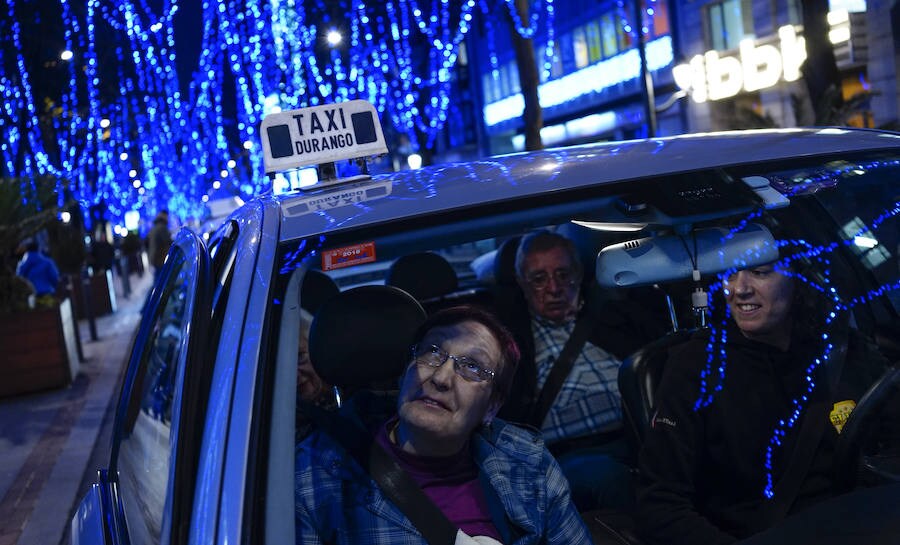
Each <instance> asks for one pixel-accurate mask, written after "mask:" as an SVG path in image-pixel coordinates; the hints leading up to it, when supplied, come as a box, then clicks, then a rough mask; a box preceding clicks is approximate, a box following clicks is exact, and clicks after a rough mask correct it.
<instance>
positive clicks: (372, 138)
mask: <svg viewBox="0 0 900 545" xmlns="http://www.w3.org/2000/svg"><path fill="white" fill-rule="evenodd" d="M260 134H261V136H262V145H263V161H264V164H265V169H266V174H274V173H275V172H279V171H284V170H292V169H296V168H301V167H305V166H310V165H319V164H323V163H334V162H336V161H341V160H347V159H357V158H360V157H370V156H373V155H382V154H385V153H387V152H388V149H387V144H386V143H385V141H384V133H383V132H382V130H381V123H380V122H379V120H378V112H377V111H376V110H375V107H374V106H373V105H372V104H371V103H369V102H366V101H365V100H350V101H347V102H340V103H337V104H326V105H323V106H312V107H310V108H301V109H299V110H289V111H286V112H279V113H274V114H269V115H267V116H266V117H265V118H264V119H263V120H262V124H261V125H260Z"/></svg>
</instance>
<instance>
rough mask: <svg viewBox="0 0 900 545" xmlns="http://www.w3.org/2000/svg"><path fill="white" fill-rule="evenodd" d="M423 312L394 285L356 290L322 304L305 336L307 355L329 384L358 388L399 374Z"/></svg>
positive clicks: (361, 287) (421, 320)
mask: <svg viewBox="0 0 900 545" xmlns="http://www.w3.org/2000/svg"><path fill="white" fill-rule="evenodd" d="M424 322H425V311H424V310H423V309H422V306H421V305H420V304H419V303H418V302H417V301H416V300H415V299H413V298H412V297H411V296H410V295H409V294H408V293H406V292H404V291H403V290H401V289H398V288H395V287H392V286H360V287H358V288H353V289H350V290H347V291H345V292H341V293H339V294H338V295H336V296H334V297H332V298H331V299H329V300H327V301H325V302H324V303H323V304H322V306H321V307H320V308H319V310H318V312H317V313H316V315H315V318H314V319H313V323H312V327H311V328H310V332H309V357H310V361H311V362H312V364H313V368H314V369H315V370H316V373H318V375H319V376H320V377H321V378H322V379H323V380H324V381H325V382H328V383H329V384H333V385H335V386H339V387H344V388H360V387H366V386H369V385H371V384H373V383H375V382H381V381H385V380H390V379H393V378H396V377H398V376H400V375H401V374H402V373H403V370H404V369H405V368H406V365H407V364H408V363H409V352H408V351H409V347H410V346H411V345H412V344H413V340H414V339H415V335H416V331H417V330H418V329H419V327H420V326H421V325H422V324H423V323H424Z"/></svg>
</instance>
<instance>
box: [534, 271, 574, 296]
mask: <svg viewBox="0 0 900 545" xmlns="http://www.w3.org/2000/svg"><path fill="white" fill-rule="evenodd" d="M551 278H552V279H553V281H554V282H556V285H557V286H559V287H562V288H571V287H572V286H574V285H575V284H576V283H578V276H577V275H576V274H575V273H574V272H572V271H571V270H569V269H560V270H557V271H553V274H548V273H546V272H536V273H534V274H532V275H529V276H528V277H527V278H525V281H526V282H528V285H529V286H531V288H532V289H534V290H537V291H541V290H545V289H547V288H549V287H550V279H551Z"/></svg>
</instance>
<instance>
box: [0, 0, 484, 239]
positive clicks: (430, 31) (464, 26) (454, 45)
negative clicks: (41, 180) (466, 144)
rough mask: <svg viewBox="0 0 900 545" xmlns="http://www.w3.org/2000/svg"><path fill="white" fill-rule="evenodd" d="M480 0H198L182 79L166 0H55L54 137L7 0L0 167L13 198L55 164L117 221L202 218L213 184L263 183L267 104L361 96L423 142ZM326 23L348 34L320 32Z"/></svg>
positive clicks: (66, 181) (87, 202) (174, 8)
mask: <svg viewBox="0 0 900 545" xmlns="http://www.w3.org/2000/svg"><path fill="white" fill-rule="evenodd" d="M479 1H480V3H481V6H480V7H481V8H482V10H485V9H486V8H485V6H486V5H487V3H488V0H433V1H432V2H430V4H429V5H425V4H424V3H422V2H419V3H411V2H399V1H397V0H393V1H390V2H386V3H384V4H381V3H373V4H367V3H366V2H365V1H364V0H345V1H343V2H340V5H339V7H340V9H338V10H336V11H333V12H331V11H329V7H328V6H327V5H323V4H321V3H312V2H303V1H301V0H247V1H238V0H205V1H204V2H203V3H202V5H201V6H200V10H201V14H202V24H201V25H199V26H198V27H197V28H196V29H195V32H196V33H197V35H198V36H199V41H200V54H199V58H198V60H197V65H196V67H195V69H194V70H193V74H194V75H193V78H192V80H191V81H190V83H189V85H183V84H184V83H186V82H184V81H181V82H180V81H179V77H178V71H177V66H176V48H175V43H176V42H175V30H174V26H175V16H176V14H178V13H179V11H180V6H179V1H178V0H162V1H161V2H155V3H153V2H147V0H122V1H117V2H111V1H109V0H87V1H86V2H85V3H83V4H81V5H78V6H77V9H75V8H76V6H75V5H74V4H71V3H70V0H57V2H58V4H55V6H56V8H55V9H58V13H59V16H60V17H61V19H62V28H63V29H64V30H63V36H61V37H60V42H61V43H62V44H63V45H62V46H63V47H64V48H65V49H66V50H70V51H72V52H73V53H74V54H73V57H72V58H71V59H70V60H67V61H65V62H66V63H68V64H67V65H66V66H63V70H61V71H65V72H66V75H65V76H63V77H64V78H65V79H66V80H67V81H66V82H64V85H63V86H62V88H63V91H62V93H61V94H60V96H59V97H57V99H54V100H55V101H56V103H55V104H53V105H52V109H51V110H50V114H52V115H49V116H48V117H49V119H50V123H49V126H50V127H51V128H52V135H51V134H50V133H48V134H42V125H41V119H42V117H43V116H44V115H45V114H46V112H41V111H39V110H38V109H37V108H36V104H38V101H37V100H36V99H38V98H43V97H35V96H33V93H32V89H31V84H30V80H29V72H28V70H27V69H26V62H25V60H24V57H23V50H22V43H21V40H20V37H21V32H22V30H21V25H20V21H22V20H23V17H24V15H23V10H22V9H21V6H20V5H17V2H15V0H11V1H9V2H7V4H6V6H7V8H6V14H5V15H7V17H5V18H4V20H3V21H0V31H3V32H4V34H5V35H10V36H11V37H12V40H11V43H10V44H9V46H6V45H5V46H4V47H3V48H2V49H0V61H2V62H3V64H2V66H4V67H9V66H13V65H14V66H16V68H17V70H16V71H17V72H18V74H15V75H14V74H7V73H3V74H0V99H2V100H3V107H2V109H0V116H2V118H0V120H2V123H0V127H2V128H0V131H2V136H3V143H2V144H0V159H2V163H0V164H2V170H0V175H4V176H17V177H19V178H21V179H22V180H23V182H22V183H23V184H24V185H25V186H27V187H23V195H25V196H26V197H27V196H28V195H31V194H33V192H34V190H33V189H31V186H33V185H34V181H33V180H34V179H35V178H36V177H37V176H39V175H42V174H51V175H54V176H57V177H58V179H59V184H60V186H59V188H58V189H59V190H60V191H58V193H59V194H60V199H62V198H63V197H62V195H63V194H64V193H68V194H70V195H72V196H73V197H75V198H76V199H77V200H78V201H79V202H80V203H81V204H82V205H83V206H85V207H89V206H93V205H98V204H103V205H105V207H106V210H107V215H108V219H110V220H112V221H114V222H119V221H121V220H122V218H123V217H124V215H125V214H126V213H127V212H129V211H132V210H137V211H140V212H141V213H142V214H143V215H144V216H146V217H152V216H153V215H155V213H156V211H157V210H159V209H162V208H167V209H169V210H171V211H172V212H173V213H174V214H175V215H176V216H179V217H182V218H188V217H198V218H199V217H202V214H203V212H204V207H203V202H204V201H206V200H208V199H209V198H210V195H211V194H212V193H213V192H214V191H216V190H218V189H220V188H224V189H225V190H226V192H227V193H229V194H239V195H240V196H241V197H245V198H246V197H249V196H251V195H253V194H256V193H260V192H262V191H265V190H266V189H268V184H267V182H265V180H264V178H263V177H262V176H259V173H260V172H262V170H263V168H262V150H261V147H260V146H259V145H258V143H257V141H258V135H257V134H256V131H257V127H258V126H259V123H260V122H261V120H262V117H263V116H264V115H265V114H266V113H268V112H269V111H277V110H278V109H287V108H299V107H305V106H310V105H317V104H321V103H324V102H332V101H343V100H350V99H354V98H363V99H365V100H369V101H371V102H373V103H374V104H375V105H376V107H377V108H378V109H379V110H380V111H383V112H385V115H386V116H388V117H389V118H390V120H391V121H392V122H393V125H394V128H395V129H396V130H397V131H398V132H399V133H401V134H405V135H406V137H407V139H408V141H409V143H410V146H411V148H412V150H413V151H415V150H417V149H418V147H419V146H421V145H425V146H432V145H433V144H434V142H435V139H436V138H437V136H438V134H439V133H440V131H441V130H442V128H443V126H444V124H445V122H446V121H447V118H448V116H447V111H448V109H449V108H450V92H451V83H452V80H453V74H452V71H453V69H454V67H455V65H456V63H457V59H458V55H459V47H460V44H461V43H462V40H463V39H464V38H465V36H466V34H467V33H468V32H469V30H470V29H471V27H472V21H473V15H474V13H475V11H476V8H477V7H479V4H478V2H479ZM419 4H422V5H419ZM42 9H44V8H42ZM48 9H49V8H48ZM26 19H27V17H26ZM101 25H102V26H101ZM332 29H341V30H342V31H343V32H347V34H348V35H347V36H344V38H345V40H344V41H342V42H341V43H336V44H329V45H328V46H326V45H324V44H325V41H324V37H325V35H326V34H327V32H329V31H330V30H332ZM98 33H99V34H98ZM98 40H99V41H98ZM101 43H102V45H101ZM108 43H115V45H114V46H113V47H106V45H107V44H108ZM101 50H102V51H103V53H102V54H101ZM111 64H112V65H114V66H112V67H111V66H110V65H111ZM101 88H112V89H115V90H116V91H117V92H116V93H110V92H108V91H107V92H105V93H103V92H101ZM185 90H186V92H185ZM232 120H233V121H232ZM101 121H102V122H103V125H101ZM44 130H46V128H45V129H44ZM48 136H49V137H50V138H49V139H48ZM53 140H55V142H54V143H53V145H52V147H47V148H46V149H45V144H46V143H47V142H50V141H53ZM46 145H48V146H49V144H46ZM60 203H62V200H60Z"/></svg>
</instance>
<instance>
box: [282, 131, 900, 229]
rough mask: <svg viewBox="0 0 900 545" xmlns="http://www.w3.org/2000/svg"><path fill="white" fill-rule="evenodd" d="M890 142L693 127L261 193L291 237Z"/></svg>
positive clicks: (848, 135)
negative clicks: (688, 131) (639, 137)
mask: <svg viewBox="0 0 900 545" xmlns="http://www.w3.org/2000/svg"><path fill="white" fill-rule="evenodd" d="M892 148H893V149H897V148H900V134H895V133H888V132H881V131H873V130H865V129H847V128H840V129H838V128H823V129H769V130H751V131H728V132H719V133H695V134H685V135H679V136H673V137H664V138H653V139H645V140H630V141H621V142H605V143H596V144H586V145H580V146H572V147H566V148H553V149H546V150H540V151H533V152H524V153H516V154H510V155H504V156H498V157H491V158H486V159H482V160H478V161H472V162H468V163H449V164H441V165H435V166H431V167H426V168H422V169H418V170H405V171H399V172H394V173H390V174H379V175H374V176H372V178H371V180H368V181H362V182H351V183H347V184H340V185H336V186H328V187H325V188H321V189H313V190H311V191H299V192H294V193H291V194H287V195H281V196H269V197H268V198H269V199H272V200H274V201H275V202H274V203H270V204H274V205H276V206H280V208H281V211H282V225H281V237H280V238H281V240H292V239H296V238H299V237H303V236H309V235H314V234H318V233H324V232H327V231H334V230H344V229H352V228H358V227H361V226H366V225H373V224H377V223H382V222H386V221H391V220H398V219H403V218H411V217H416V216H423V215H429V214H434V213H438V212H446V211H452V210H456V209H461V208H466V207H471V206H473V205H476V204H481V205H485V204H488V205H489V204H491V203H497V202H500V201H508V200H511V199H517V198H526V197H533V196H538V195H542V194H551V193H555V192H559V191H561V190H570V189H578V188H583V187H590V186H599V185H604V184H610V183H615V182H621V181H623V180H635V179H641V178H647V177H652V176H658V175H663V174H677V173H685V172H691V171H697V170H704V169H711V168H717V167H724V166H734V165H741V164H752V163H760V162H769V161H779V160H785V159H796V158H803V157H814V156H821V155H828V154H833V153H839V152H841V153H853V152H859V151H867V150H871V151H874V150H884V149H892Z"/></svg>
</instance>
